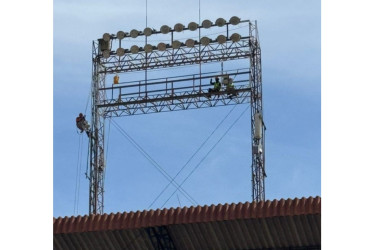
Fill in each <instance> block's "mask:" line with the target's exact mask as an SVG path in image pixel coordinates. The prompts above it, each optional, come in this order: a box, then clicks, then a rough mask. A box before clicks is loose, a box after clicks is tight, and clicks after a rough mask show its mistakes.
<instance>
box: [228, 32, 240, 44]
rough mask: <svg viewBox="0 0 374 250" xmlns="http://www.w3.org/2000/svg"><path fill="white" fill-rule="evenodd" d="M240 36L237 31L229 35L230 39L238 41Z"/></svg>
mask: <svg viewBox="0 0 374 250" xmlns="http://www.w3.org/2000/svg"><path fill="white" fill-rule="evenodd" d="M240 38H241V36H240V35H239V34H238V33H234V34H232V35H231V37H230V39H231V40H232V41H233V42H239V41H240Z"/></svg>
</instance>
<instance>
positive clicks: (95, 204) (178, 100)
mask: <svg viewBox="0 0 374 250" xmlns="http://www.w3.org/2000/svg"><path fill="white" fill-rule="evenodd" d="M245 22H246V23H248V25H249V29H248V30H249V33H248V35H247V36H244V37H241V40H240V41H238V42H234V41H232V40H230V38H229V24H227V25H226V26H227V32H226V33H227V37H226V42H225V43H223V44H219V43H218V42H217V41H212V42H211V43H210V44H209V45H207V46H202V45H201V44H200V43H196V44H195V46H194V47H193V48H188V47H186V46H183V44H182V47H181V48H179V49H173V48H170V46H168V47H167V48H166V50H165V51H152V52H150V53H145V52H144V51H140V52H139V53H137V54H130V53H125V54H124V55H123V56H117V55H116V54H115V53H114V52H113V51H111V52H110V55H109V57H108V58H104V56H103V51H101V49H100V46H99V41H94V42H93V46H92V61H93V69H92V85H91V89H92V107H91V111H92V112H91V119H92V120H91V123H92V127H91V132H92V133H91V134H92V136H91V137H90V175H89V178H90V184H89V185H90V190H89V191H90V196H89V213H90V214H97V213H99V214H102V213H103V212H104V176H105V161H104V159H105V158H104V156H105V154H104V148H105V147H104V137H105V128H104V124H105V119H106V118H108V117H121V116H129V115H139V114H150V113H158V112H170V111H178V110H187V109H197V108H209V107H216V106H224V105H235V104H244V103H250V105H251V137H252V184H253V185H252V198H253V200H254V201H260V200H264V199H265V185H264V177H265V176H266V174H265V141H264V126H263V127H262V130H263V133H262V134H263V137H262V138H257V139H256V138H255V136H254V133H255V120H254V119H255V114H256V113H261V115H263V104H262V79H261V49H260V44H259V40H258V33H257V24H256V23H251V22H250V21H245ZM200 28H202V27H199V29H200ZM247 58H249V63H250V68H246V69H237V70H232V71H229V72H227V71H225V72H223V71H221V72H210V73H204V74H202V73H200V74H198V75H187V76H180V77H169V78H164V79H153V80H148V79H147V78H145V80H141V81H137V82H121V83H119V84H106V82H105V79H106V76H107V75H111V74H119V73H130V72H135V71H141V70H142V71H145V70H152V69H157V68H165V67H177V66H183V65H189V64H199V63H211V62H222V63H223V62H224V61H229V60H239V59H247ZM225 75H229V76H230V78H233V80H234V81H233V83H234V86H235V89H234V90H232V89H227V88H225V87H223V88H222V90H221V91H220V92H215V93H211V95H209V94H208V89H209V87H212V86H211V85H210V84H209V79H211V78H214V77H215V76H225ZM259 147H261V148H262V152H261V153H259V151H258V148H259ZM256 148H257V150H256Z"/></svg>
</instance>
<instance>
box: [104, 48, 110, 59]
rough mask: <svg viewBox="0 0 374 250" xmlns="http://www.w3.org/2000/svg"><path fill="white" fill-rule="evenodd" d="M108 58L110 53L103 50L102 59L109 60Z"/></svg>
mask: <svg viewBox="0 0 374 250" xmlns="http://www.w3.org/2000/svg"><path fill="white" fill-rule="evenodd" d="M109 56H110V51H109V50H104V51H103V57H104V58H109Z"/></svg>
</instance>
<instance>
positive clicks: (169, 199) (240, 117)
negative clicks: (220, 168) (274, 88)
mask: <svg viewBox="0 0 374 250" xmlns="http://www.w3.org/2000/svg"><path fill="white" fill-rule="evenodd" d="M248 108H249V106H247V108H246V109H245V110H244V111H243V112H242V113H241V114H240V116H239V117H238V118H237V119H236V120H235V121H234V122H233V123H232V124H231V126H230V127H229V128H228V129H227V130H226V131H225V133H224V134H223V135H222V136H221V138H220V139H219V140H218V141H217V142H216V143H215V144H214V145H213V147H212V148H211V149H210V150H209V151H208V153H206V155H205V156H204V157H203V158H202V159H201V161H200V162H199V163H198V164H197V165H196V166H195V168H194V169H193V170H192V171H191V172H190V173H189V174H188V175H187V177H186V178H185V179H184V180H183V181H182V183H181V184H180V185H179V186H178V187H181V186H182V185H183V184H184V183H185V182H186V181H187V179H188V178H189V177H190V176H191V175H192V174H193V172H195V170H196V169H197V168H198V167H199V166H200V164H201V163H202V162H203V161H204V160H205V159H206V158H207V157H208V155H209V154H210V153H211V152H212V151H213V149H214V148H215V147H216V146H217V145H218V143H219V142H220V141H221V140H222V139H223V138H224V137H225V135H226V134H227V133H228V132H229V131H230V129H231V128H232V127H233V126H234V125H235V124H236V123H237V122H238V121H239V119H240V118H241V117H242V116H243V114H244V113H245V112H246V111H247V110H248ZM177 191H178V189H176V190H175V191H174V192H173V193H172V194H171V195H170V197H169V198H168V199H167V200H166V201H165V202H164V204H163V205H162V206H161V208H163V207H164V206H165V204H166V203H167V202H168V201H169V200H170V198H171V197H172V196H173V195H174V194H175V193H176V192H177Z"/></svg>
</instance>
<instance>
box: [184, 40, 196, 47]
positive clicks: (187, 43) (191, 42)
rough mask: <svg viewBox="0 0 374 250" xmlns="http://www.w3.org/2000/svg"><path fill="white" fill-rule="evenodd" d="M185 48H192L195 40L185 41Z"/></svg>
mask: <svg viewBox="0 0 374 250" xmlns="http://www.w3.org/2000/svg"><path fill="white" fill-rule="evenodd" d="M186 46H187V47H188V48H193V47H194V46H195V40H193V39H187V41H186Z"/></svg>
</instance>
